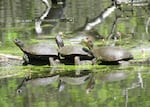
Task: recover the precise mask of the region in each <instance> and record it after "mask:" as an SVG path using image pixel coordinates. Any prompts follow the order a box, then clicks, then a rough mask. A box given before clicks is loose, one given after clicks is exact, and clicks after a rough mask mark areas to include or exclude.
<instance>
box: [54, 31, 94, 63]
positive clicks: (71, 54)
mask: <svg viewBox="0 0 150 107" xmlns="http://www.w3.org/2000/svg"><path fill="white" fill-rule="evenodd" d="M61 35H62V34H61V33H59V35H57V36H56V37H55V39H56V43H57V46H58V48H59V49H58V53H59V55H60V56H61V59H63V58H64V60H65V61H64V62H67V64H72V63H73V64H75V65H80V64H81V63H80V62H81V61H83V60H91V59H93V56H92V55H91V54H89V53H88V48H85V47H83V46H73V45H64V42H63V39H62V37H61ZM68 62H69V63H68Z"/></svg>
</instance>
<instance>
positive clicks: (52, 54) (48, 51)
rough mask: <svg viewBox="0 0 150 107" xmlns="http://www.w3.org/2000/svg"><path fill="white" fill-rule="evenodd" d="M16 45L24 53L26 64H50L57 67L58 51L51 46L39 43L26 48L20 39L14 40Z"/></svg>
mask: <svg viewBox="0 0 150 107" xmlns="http://www.w3.org/2000/svg"><path fill="white" fill-rule="evenodd" d="M14 43H15V44H16V45H17V46H18V47H19V48H20V49H21V50H22V51H23V53H24V56H23V59H24V64H26V65H27V64H41V63H43V62H44V63H46V64H47V63H48V64H50V65H55V64H56V61H57V59H58V51H57V49H56V48H54V47H52V46H51V45H50V44H46V43H43V44H41V43H39V44H33V45H31V46H25V45H24V43H23V42H22V41H21V40H19V39H14Z"/></svg>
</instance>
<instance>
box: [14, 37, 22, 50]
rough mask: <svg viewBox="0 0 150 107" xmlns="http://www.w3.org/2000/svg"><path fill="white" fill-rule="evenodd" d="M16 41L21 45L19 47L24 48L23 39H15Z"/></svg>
mask: <svg viewBox="0 0 150 107" xmlns="http://www.w3.org/2000/svg"><path fill="white" fill-rule="evenodd" d="M14 43H15V44H16V45H17V46H18V47H19V48H23V47H24V44H23V42H22V41H21V40H19V39H17V38H16V39H14Z"/></svg>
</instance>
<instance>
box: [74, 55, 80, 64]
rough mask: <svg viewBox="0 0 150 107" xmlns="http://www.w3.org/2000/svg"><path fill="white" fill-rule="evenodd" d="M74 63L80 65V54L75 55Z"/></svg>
mask: <svg viewBox="0 0 150 107" xmlns="http://www.w3.org/2000/svg"><path fill="white" fill-rule="evenodd" d="M74 64H75V65H80V57H79V56H75V57H74Z"/></svg>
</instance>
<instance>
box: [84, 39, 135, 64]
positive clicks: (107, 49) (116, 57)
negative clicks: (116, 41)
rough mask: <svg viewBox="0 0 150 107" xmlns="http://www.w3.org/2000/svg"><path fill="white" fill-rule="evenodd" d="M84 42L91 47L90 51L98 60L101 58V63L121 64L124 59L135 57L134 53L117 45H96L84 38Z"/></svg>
mask: <svg viewBox="0 0 150 107" xmlns="http://www.w3.org/2000/svg"><path fill="white" fill-rule="evenodd" d="M83 42H84V43H85V45H86V46H87V47H88V48H89V50H90V51H89V53H91V54H92V55H93V56H94V57H95V58H96V60H100V62H101V64H110V65H113V64H115V65H116V64H121V63H122V62H124V61H128V60H131V59H133V55H132V54H131V52H129V51H128V50H126V49H123V48H120V47H117V46H101V47H95V48H94V45H93V42H92V41H91V40H90V39H88V38H84V40H83Z"/></svg>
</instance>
